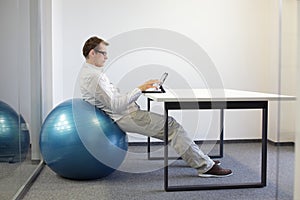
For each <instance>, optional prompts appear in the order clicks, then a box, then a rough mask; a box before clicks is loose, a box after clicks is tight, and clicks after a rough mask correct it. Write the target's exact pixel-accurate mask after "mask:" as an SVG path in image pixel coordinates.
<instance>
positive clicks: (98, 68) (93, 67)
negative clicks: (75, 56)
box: [83, 62, 103, 72]
mask: <svg viewBox="0 0 300 200" xmlns="http://www.w3.org/2000/svg"><path fill="white" fill-rule="evenodd" d="M83 66H86V67H88V68H91V69H94V70H97V71H100V72H103V67H97V66H95V65H92V64H90V63H87V62H84V63H83Z"/></svg>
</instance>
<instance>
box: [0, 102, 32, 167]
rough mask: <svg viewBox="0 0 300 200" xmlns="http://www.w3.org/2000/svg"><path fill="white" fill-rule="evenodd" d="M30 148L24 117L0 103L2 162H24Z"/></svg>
mask: <svg viewBox="0 0 300 200" xmlns="http://www.w3.org/2000/svg"><path fill="white" fill-rule="evenodd" d="M29 147H30V135H29V130H28V129H27V126H26V122H25V120H24V119H23V117H22V115H19V114H18V113H17V112H16V111H15V110H14V109H13V108H12V107H11V106H9V105H8V104H7V103H4V102H3V101H0V162H8V163H15V162H22V161H24V160H25V159H26V156H27V154H28V149H29Z"/></svg>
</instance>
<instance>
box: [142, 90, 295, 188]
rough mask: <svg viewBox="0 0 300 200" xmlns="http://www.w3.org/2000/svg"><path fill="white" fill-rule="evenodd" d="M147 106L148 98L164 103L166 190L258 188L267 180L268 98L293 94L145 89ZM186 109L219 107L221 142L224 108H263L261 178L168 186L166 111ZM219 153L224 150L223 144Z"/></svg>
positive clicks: (278, 98)
mask: <svg viewBox="0 0 300 200" xmlns="http://www.w3.org/2000/svg"><path fill="white" fill-rule="evenodd" d="M145 96H146V97H147V98H148V109H150V101H156V102H163V103H164V118H165V125H164V189H165V191H188V190H207V189H236V188H257V187H264V186H266V184H267V139H268V135H267V134H268V131H267V127H268V102H269V101H281V100H285V101H292V100H295V99H296V98H295V97H294V96H287V95H278V94H269V93H260V92H251V91H242V90H232V89H210V90H209V89H175V90H166V93H146V94H145ZM186 109H219V110H221V129H220V130H221V136H220V140H221V144H223V143H222V141H223V121H224V119H223V110H224V109H260V110H262V152H261V178H260V182H257V183H241V184H226V185H225V184H220V185H218V184H209V185H207V184H206V185H180V186H169V177H168V172H169V171H168V170H169V167H168V159H169V156H168V134H167V133H168V123H167V122H168V120H167V119H168V111H169V110H186ZM220 149H221V156H222V154H223V150H222V149H223V147H222V146H221V147H220Z"/></svg>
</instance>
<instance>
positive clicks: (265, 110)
mask: <svg viewBox="0 0 300 200" xmlns="http://www.w3.org/2000/svg"><path fill="white" fill-rule="evenodd" d="M267 145H268V102H267V101H266V102H265V105H264V107H263V108H262V147H261V148H262V163H261V165H262V166H261V184H262V186H266V185H267Z"/></svg>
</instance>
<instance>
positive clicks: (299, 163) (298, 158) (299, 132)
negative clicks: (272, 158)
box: [294, 1, 300, 200]
mask: <svg viewBox="0 0 300 200" xmlns="http://www.w3.org/2000/svg"><path fill="white" fill-rule="evenodd" d="M297 10H298V15H297V16H298V32H299V33H300V20H299V19H300V1H297ZM297 41H298V42H297V46H298V53H297V55H299V53H300V35H299V34H298V38H297ZM296 74H297V86H298V87H297V97H298V99H297V109H296V110H297V115H296V116H297V118H296V121H297V122H298V123H297V125H296V145H295V176H294V177H295V184H294V200H299V197H300V190H299V188H300V179H299V177H300V171H299V169H300V124H299V122H300V99H299V98H300V86H299V85H300V56H298V64H297V73H296Z"/></svg>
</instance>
